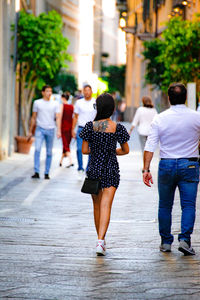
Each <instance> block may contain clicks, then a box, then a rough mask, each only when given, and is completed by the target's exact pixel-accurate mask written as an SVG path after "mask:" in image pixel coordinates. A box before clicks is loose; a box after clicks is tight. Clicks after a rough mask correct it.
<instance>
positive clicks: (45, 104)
mask: <svg viewBox="0 0 200 300" xmlns="http://www.w3.org/2000/svg"><path fill="white" fill-rule="evenodd" d="M33 112H36V113H37V118H36V124H37V126H39V127H42V128H43V129H53V128H55V125H56V124H55V120H56V114H57V113H60V107H59V103H58V102H57V101H54V100H49V101H47V100H44V99H38V100H35V101H34V103H33Z"/></svg>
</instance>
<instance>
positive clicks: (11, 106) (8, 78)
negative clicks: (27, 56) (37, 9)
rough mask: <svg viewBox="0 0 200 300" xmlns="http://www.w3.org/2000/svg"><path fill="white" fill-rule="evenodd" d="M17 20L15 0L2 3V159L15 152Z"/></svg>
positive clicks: (0, 73)
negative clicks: (13, 30)
mask: <svg viewBox="0 0 200 300" xmlns="http://www.w3.org/2000/svg"><path fill="white" fill-rule="evenodd" d="M15 20H16V12H15V0H10V1H8V0H2V1H0V159H4V158H6V157H7V156H8V155H11V153H12V152H13V151H14V136H15V134H16V118H15V115H16V111H15V108H16V107H15V70H14V64H13V59H11V55H13V51H14V42H13V41H12V40H11V37H12V35H13V33H12V32H11V30H10V25H11V24H14V23H15Z"/></svg>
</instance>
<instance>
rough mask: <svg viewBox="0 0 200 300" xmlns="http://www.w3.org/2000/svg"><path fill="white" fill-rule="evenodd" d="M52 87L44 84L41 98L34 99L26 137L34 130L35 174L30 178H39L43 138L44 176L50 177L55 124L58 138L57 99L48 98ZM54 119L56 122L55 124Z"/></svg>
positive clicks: (58, 117) (58, 115)
mask: <svg viewBox="0 0 200 300" xmlns="http://www.w3.org/2000/svg"><path fill="white" fill-rule="evenodd" d="M51 95H52V88H51V87H50V86H49V85H45V86H44V87H43V88H42V99H38V100H35V101H34V104H33V113H32V117H31V125H30V129H29V134H28V139H29V138H30V137H31V136H32V132H33V129H34V127H35V125H36V130H35V154H34V170H35V174H34V175H33V176H32V178H40V152H41V147H42V144H43V142H44V140H45V144H46V163H45V173H44V178H45V179H50V177H49V170H50V167H51V161H52V148H53V140H54V131H55V125H56V124H57V137H58V138H60V136H61V132H60V107H59V104H58V102H57V101H53V100H50V98H51ZM55 121H56V124H55Z"/></svg>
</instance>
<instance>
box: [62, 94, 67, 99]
mask: <svg viewBox="0 0 200 300" xmlns="http://www.w3.org/2000/svg"><path fill="white" fill-rule="evenodd" d="M61 97H62V98H65V99H66V100H69V94H62V96H61Z"/></svg>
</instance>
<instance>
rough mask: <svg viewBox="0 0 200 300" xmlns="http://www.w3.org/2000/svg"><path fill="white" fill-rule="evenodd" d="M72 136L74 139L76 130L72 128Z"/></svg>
mask: <svg viewBox="0 0 200 300" xmlns="http://www.w3.org/2000/svg"><path fill="white" fill-rule="evenodd" d="M72 137H73V138H74V139H75V138H76V132H75V131H74V130H73V129H72Z"/></svg>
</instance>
